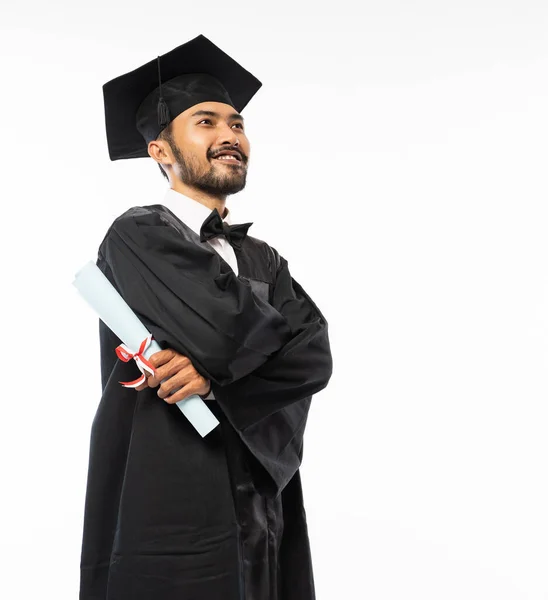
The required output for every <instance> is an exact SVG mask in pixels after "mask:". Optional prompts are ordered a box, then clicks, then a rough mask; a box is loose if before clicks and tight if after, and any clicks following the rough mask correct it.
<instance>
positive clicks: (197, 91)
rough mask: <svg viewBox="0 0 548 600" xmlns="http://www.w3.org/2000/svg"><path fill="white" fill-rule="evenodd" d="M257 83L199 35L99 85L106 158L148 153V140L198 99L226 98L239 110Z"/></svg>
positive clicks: (207, 100)
mask: <svg viewBox="0 0 548 600" xmlns="http://www.w3.org/2000/svg"><path fill="white" fill-rule="evenodd" d="M261 85H262V83H261V82H260V81H259V80H258V79H257V78H256V77H254V76H253V75H252V74H251V73H249V71H246V70H245V69H244V68H243V67H242V66H240V65H239V64H238V63H237V62H236V61H235V60H234V59H233V58H231V57H230V56H228V54H226V53H225V52H223V51H222V50H221V49H220V48H219V47H217V46H216V45H215V44H213V42H211V41H210V40H208V39H207V38H206V37H205V36H203V35H199V36H197V37H195V38H194V39H192V40H190V41H189V42H186V43H185V44H182V45H181V46H178V47H177V48H174V49H173V50H171V51H170V52H168V53H167V54H163V55H161V56H158V58H157V59H154V60H151V61H150V62H148V63H146V64H145V65H143V66H141V67H139V68H137V69H135V70H134V71H130V72H129V73H125V74H124V75H120V76H119V77H116V78H115V79H112V80H111V81H108V82H107V83H105V84H104V85H103V97H104V101H105V124H106V131H107V144H108V151H109V155H110V159H111V160H118V159H120V158H141V157H147V156H148V151H147V146H148V143H149V142H150V141H151V140H155V139H156V138H157V137H158V134H159V133H160V131H162V129H164V128H165V127H167V125H168V124H169V123H170V122H171V121H173V119H174V118H175V117H176V116H177V115H179V114H181V113H182V112H183V111H185V110H187V109H188V108H190V107H191V106H194V105H195V104H199V103H200V102H224V103H226V104H230V106H233V107H234V108H235V109H236V110H237V111H238V112H240V111H241V110H242V109H243V108H244V107H245V106H246V104H247V103H248V102H249V101H250V100H251V98H252V97H253V96H254V95H255V93H256V92H257V91H258V90H259V88H260V87H261Z"/></svg>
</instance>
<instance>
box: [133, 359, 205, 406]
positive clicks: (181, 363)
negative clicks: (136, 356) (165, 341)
mask: <svg viewBox="0 0 548 600" xmlns="http://www.w3.org/2000/svg"><path fill="white" fill-rule="evenodd" d="M148 360H149V362H150V364H151V365H152V366H153V367H154V368H155V369H156V375H155V376H154V377H153V376H152V375H148V376H147V379H146V381H145V382H144V383H142V384H141V385H140V386H139V387H136V388H135V389H136V390H137V391H138V392H140V391H141V390H144V389H145V388H147V387H151V388H153V387H156V386H158V385H160V389H159V390H158V396H159V397H160V398H162V399H163V400H165V401H166V402H167V403H168V404H175V402H179V400H184V399H185V398H187V397H188V396H192V394H199V395H200V396H204V395H206V394H208V393H209V391H210V389H211V382H210V381H209V379H205V378H204V377H202V376H201V375H200V374H199V373H198V371H196V369H195V368H194V366H193V364H192V363H191V362H190V359H189V358H188V357H187V356H184V355H183V354H179V353H178V352H177V351H175V350H171V349H170V348H169V349H166V350H160V352H156V353H155V354H153V355H152V356H151V357H150V358H149V359H148ZM163 379H165V381H164V382H163V383H161V382H162V380H163ZM178 388H181V389H180V390H178V391H177V392H176V393H173V392H174V390H177V389H178Z"/></svg>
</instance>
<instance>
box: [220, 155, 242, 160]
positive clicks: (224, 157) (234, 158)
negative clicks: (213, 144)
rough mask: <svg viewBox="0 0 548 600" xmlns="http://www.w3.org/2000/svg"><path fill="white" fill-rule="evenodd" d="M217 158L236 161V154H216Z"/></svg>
mask: <svg viewBox="0 0 548 600" xmlns="http://www.w3.org/2000/svg"><path fill="white" fill-rule="evenodd" d="M217 158H218V159H219V160H235V161H238V158H237V157H236V156H231V155H229V154H223V155H222V156H217Z"/></svg>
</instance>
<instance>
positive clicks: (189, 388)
mask: <svg viewBox="0 0 548 600" xmlns="http://www.w3.org/2000/svg"><path fill="white" fill-rule="evenodd" d="M200 387H201V384H200V383H197V382H194V381H193V382H191V383H188V384H187V385H184V386H183V387H182V388H181V389H180V390H177V391H176V392H175V393H174V394H172V395H171V396H167V397H165V398H163V400H164V402H167V403H168V404H175V403H176V402H180V401H181V400H184V399H185V398H188V397H189V396H192V395H193V394H197V393H198V390H199V389H200ZM158 395H159V396H160V390H158ZM160 397H162V396H160Z"/></svg>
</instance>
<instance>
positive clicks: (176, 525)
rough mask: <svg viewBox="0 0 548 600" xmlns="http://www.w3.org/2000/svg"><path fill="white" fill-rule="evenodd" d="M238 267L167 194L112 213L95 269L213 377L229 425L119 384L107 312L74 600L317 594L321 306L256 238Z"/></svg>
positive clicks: (305, 598) (128, 369) (284, 598)
mask: <svg viewBox="0 0 548 600" xmlns="http://www.w3.org/2000/svg"><path fill="white" fill-rule="evenodd" d="M235 252H236V257H237V260H238V270H239V275H236V274H235V273H234V271H233V270H232V269H231V268H230V266H229V265H228V263H227V262H226V261H225V260H224V259H223V258H222V257H221V256H219V254H218V253H217V252H215V250H214V249H212V248H211V247H210V246H209V245H208V244H203V243H201V242H200V240H199V236H198V235H197V234H196V233H195V232H194V231H193V230H192V229H190V228H189V227H188V226H186V225H185V224H184V223H183V222H182V221H181V220H179V219H178V218H177V217H176V216H175V215H174V214H173V213H172V212H171V211H170V210H169V209H167V208H166V207H164V206H162V205H151V206H143V207H134V208H131V209H129V210H128V211H126V212H125V213H124V214H123V215H121V216H120V217H118V218H117V219H116V220H115V221H114V222H113V224H112V225H111V227H110V228H109V230H108V232H107V234H106V235H105V238H104V240H103V242H102V243H101V245H100V248H99V253H98V259H97V265H98V266H99V268H100V269H101V270H102V271H103V273H104V274H105V275H106V276H107V277H108V279H109V280H110V281H111V282H112V284H113V285H114V286H115V287H116V289H117V290H118V291H119V292H120V294H121V295H122V296H123V298H124V299H125V300H126V302H127V303H128V304H129V305H130V307H131V308H132V309H133V310H134V311H135V313H136V314H137V316H138V317H139V318H140V320H141V321H142V322H143V324H144V325H145V326H146V327H147V328H148V330H149V331H150V332H151V333H152V334H153V337H154V339H156V341H157V342H158V343H159V344H160V346H161V347H162V348H173V349H174V350H176V351H178V352H180V353H181V354H184V355H185V356H188V357H189V358H190V360H191V362H192V364H193V365H194V368H195V369H196V370H197V371H198V372H199V373H200V374H201V375H202V376H204V377H207V378H208V379H210V380H211V386H212V390H213V392H214V394H215V398H216V401H212V402H209V401H208V402H207V405H208V407H209V408H210V409H211V410H212V411H213V412H214V413H215V414H216V416H217V418H218V419H219V421H220V425H219V426H218V427H216V428H215V429H214V430H213V431H212V432H211V433H209V434H208V435H207V436H206V437H205V438H202V437H200V436H199V434H198V433H197V432H196V431H195V429H194V428H193V426H192V425H191V424H190V423H189V422H188V421H187V419H186V418H185V417H184V415H183V414H182V413H181V412H180V410H179V408H178V407H177V406H176V405H174V404H173V405H171V404H167V403H166V402H164V401H163V400H161V399H160V398H159V397H158V396H157V390H158V388H154V389H150V388H147V389H145V390H142V391H140V392H137V391H136V390H134V389H130V388H124V387H122V386H121V385H120V383H119V382H120V381H128V380H132V379H134V378H135V377H136V375H138V371H137V367H136V365H135V363H134V362H133V361H130V362H129V363H124V362H122V361H120V360H118V359H117V357H116V354H115V348H116V346H117V345H119V344H120V343H121V341H120V340H119V339H118V338H117V337H116V336H115V335H114V334H113V333H112V332H111V331H110V330H109V329H108V328H107V327H106V326H105V325H104V324H103V323H102V322H101V321H99V335H100V353H101V380H102V396H101V399H100V402H99V406H98V408H97V412H96V415H95V417H94V420H93V424H92V427H91V440H90V455H89V470H88V481H87V490H86V501H85V511H84V529H83V540H82V554H81V565H80V566H81V578H80V596H79V597H80V600H221V599H222V600H313V599H314V598H315V593H314V580H313V572H312V564H311V555H310V548H309V540H308V533H307V525H306V515H305V509H304V505H303V496H302V488H301V480H300V475H299V466H300V464H301V461H302V457H303V435H304V430H305V426H306V420H307V415H308V411H309V408H310V402H311V398H312V396H313V394H314V393H316V392H318V391H320V390H321V389H323V388H324V387H325V386H326V385H327V383H328V381H329V379H330V377H331V373H332V357H331V352H330V345H329V339H328V331H327V329H328V327H327V321H326V320H325V317H324V316H323V315H322V313H321V312H320V310H319V308H318V307H317V306H316V305H315V304H314V302H313V301H312V299H311V298H310V297H309V296H308V295H307V294H306V292H305V291H304V290H303V288H302V287H301V286H300V285H299V283H298V282H297V281H296V280H295V279H293V277H292V276H291V274H290V272H289V269H288V264H287V261H286V260H285V259H284V258H283V257H282V256H281V255H280V254H279V253H278V252H277V251H276V250H275V249H274V248H273V247H271V246H269V245H268V244H266V243H265V242H263V241H262V240H259V239H257V238H253V237H252V236H250V235H248V236H247V237H246V238H245V239H244V241H243V244H242V247H241V248H240V249H237V248H236V249H235Z"/></svg>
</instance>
